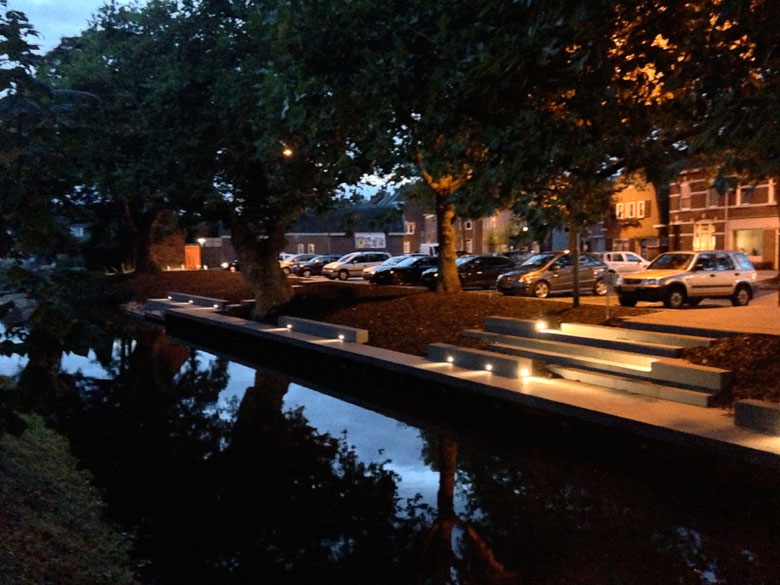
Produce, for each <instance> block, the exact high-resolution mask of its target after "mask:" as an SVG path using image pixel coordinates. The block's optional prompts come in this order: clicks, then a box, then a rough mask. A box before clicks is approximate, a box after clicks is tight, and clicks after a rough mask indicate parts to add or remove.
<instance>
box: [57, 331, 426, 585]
mask: <svg viewBox="0 0 780 585" xmlns="http://www.w3.org/2000/svg"><path fill="white" fill-rule="evenodd" d="M119 347H120V348H121V351H118V352H116V354H115V361H114V363H113V364H112V371H113V372H114V373H115V374H116V377H115V378H114V379H112V380H108V381H106V380H96V379H88V378H83V377H74V378H73V380H72V381H73V383H74V384H75V387H76V388H77V390H78V396H79V397H80V400H79V401H78V402H75V403H74V402H73V401H71V402H69V403H68V404H67V408H66V409H64V410H63V411H61V412H60V413H59V414H60V417H61V420H63V421H64V427H63V428H64V429H65V430H66V432H67V434H68V435H69V436H70V437H71V440H72V444H73V449H74V451H75V452H76V453H77V455H78V456H79V457H80V458H81V459H82V460H83V461H84V462H85V464H86V465H87V467H89V468H90V469H92V470H93V473H94V474H95V476H96V479H97V481H98V483H99V485H100V486H101V487H102V488H103V489H105V490H106V492H107V499H108V501H109V502H110V504H111V512H112V516H113V517H114V518H116V519H117V520H118V521H119V522H120V523H121V524H122V525H123V526H126V527H133V531H134V532H135V535H136V551H137V555H138V556H139V557H140V558H143V559H146V560H147V561H148V562H149V566H148V567H147V568H146V570H145V571H144V572H143V575H145V577H146V579H148V580H149V581H154V582H160V583H184V582H187V583H195V584H197V583H209V584H211V583H227V584H229V583H247V582H250V581H251V582H254V581H255V580H256V579H258V578H263V580H264V582H269V583H274V582H280V583H281V582H285V583H292V582H296V583H297V582H312V583H315V582H316V583H331V582H332V583H353V582H354V583H365V582H366V578H368V579H369V581H371V582H375V583H398V582H403V578H402V573H403V562H402V561H400V559H401V558H403V557H405V556H407V555H406V552H405V549H406V548H407V547H408V546H409V543H410V542H411V541H412V540H413V538H412V536H411V534H410V533H409V531H410V530H413V529H414V528H413V527H414V523H413V522H403V523H402V522H400V521H399V520H398V518H397V516H398V514H397V512H398V510H397V501H396V479H397V478H396V476H395V475H394V474H393V473H392V472H390V471H388V470H386V469H384V467H383V465H382V464H381V463H379V464H378V463H370V464H364V463H362V462H361V461H359V460H358V458H357V456H356V454H355V453H354V451H353V450H352V449H351V448H349V447H348V445H347V443H346V441H345V438H334V437H332V436H330V435H327V434H320V433H318V432H317V430H316V429H314V428H312V427H311V426H310V425H309V424H308V423H307V421H306V419H305V418H304V416H303V413H302V411H301V410H300V409H299V410H295V411H289V412H284V411H283V399H284V395H285V393H286V392H287V388H288V382H287V381H286V380H284V379H280V378H278V377H274V376H269V375H265V374H262V373H259V372H258V373H257V374H256V376H255V380H254V385H253V386H250V387H249V388H248V389H247V390H246V393H245V394H244V397H243V399H242V400H241V403H240V405H239V406H238V407H237V408H236V407H235V406H234V407H233V408H232V409H228V410H227V411H226V410H225V409H220V408H219V407H218V398H219V393H220V391H221V390H223V389H224V388H225V386H226V383H227V362H226V361H224V360H222V359H216V360H214V361H213V362H212V363H211V364H204V363H201V361H199V360H198V359H197V358H196V357H195V354H191V353H190V352H189V351H188V350H187V349H186V348H184V347H183V346H179V345H176V344H173V343H171V342H170V341H169V340H168V339H167V338H166V337H165V336H164V335H163V334H162V332H160V331H156V330H145V331H143V332H135V335H134V339H133V341H132V342H129V341H128V340H125V342H123V343H121V344H119Z"/></svg>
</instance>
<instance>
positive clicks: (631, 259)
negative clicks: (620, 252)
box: [625, 253, 642, 262]
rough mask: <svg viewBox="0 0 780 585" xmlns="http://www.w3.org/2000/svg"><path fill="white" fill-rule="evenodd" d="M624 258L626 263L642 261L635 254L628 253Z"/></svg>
mask: <svg viewBox="0 0 780 585" xmlns="http://www.w3.org/2000/svg"><path fill="white" fill-rule="evenodd" d="M625 257H626V262H641V261H642V259H641V258H640V257H639V256H637V255H636V254H631V253H628V254H626V255H625Z"/></svg>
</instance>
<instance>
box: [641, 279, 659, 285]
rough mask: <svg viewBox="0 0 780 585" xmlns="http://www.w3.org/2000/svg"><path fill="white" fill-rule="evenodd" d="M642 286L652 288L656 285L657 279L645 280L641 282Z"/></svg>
mask: <svg viewBox="0 0 780 585" xmlns="http://www.w3.org/2000/svg"><path fill="white" fill-rule="evenodd" d="M642 284H644V285H646V286H653V285H656V284H658V279H657V278H646V279H645V280H643V281H642Z"/></svg>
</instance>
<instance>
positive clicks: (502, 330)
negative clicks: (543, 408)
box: [463, 317, 731, 406]
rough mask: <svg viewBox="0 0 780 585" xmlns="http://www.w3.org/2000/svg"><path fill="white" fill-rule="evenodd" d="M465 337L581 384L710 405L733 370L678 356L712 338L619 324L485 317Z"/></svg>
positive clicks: (709, 341)
mask: <svg viewBox="0 0 780 585" xmlns="http://www.w3.org/2000/svg"><path fill="white" fill-rule="evenodd" d="M463 334H464V335H466V336H469V337H476V338H480V339H483V340H486V341H488V342H489V345H488V346H487V348H486V349H487V350H488V351H492V352H499V353H505V354H508V355H513V356H518V357H524V358H528V359H535V360H541V361H543V362H545V363H546V364H547V365H548V369H549V370H550V371H551V372H552V373H554V374H555V375H558V376H560V377H563V378H566V379H569V380H576V381H580V382H583V383H587V384H591V385H596V386H603V387H607V388H612V389H617V390H623V391H626V392H632V393H636V394H642V395H646V396H652V397H655V398H661V399H664V400H671V401H676V402H683V403H686V404H695V405H698V406H709V405H710V404H712V402H713V400H714V398H715V396H717V394H718V393H720V392H721V391H722V390H724V389H725V388H726V386H727V384H728V383H729V381H730V376H731V372H730V371H728V370H723V369H720V368H711V367H707V366H698V365H694V364H691V363H689V362H686V361H684V360H681V359H678V358H676V357H673V356H677V355H679V352H680V350H681V349H682V347H691V346H697V345H699V346H706V345H709V343H711V341H712V340H711V339H710V338H705V337H701V336H691V335H678V334H672V333H658V332H645V331H633V330H632V331H631V332H628V333H627V334H626V332H624V331H622V330H621V329H620V328H614V327H601V326H591V325H579V324H564V325H562V326H561V328H560V329H550V328H548V327H547V326H546V325H544V324H542V323H540V322H534V321H529V320H524V319H511V318H507V317H488V318H487V319H486V320H485V329H484V330H469V331H464V332H463Z"/></svg>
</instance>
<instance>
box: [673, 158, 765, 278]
mask: <svg viewBox="0 0 780 585" xmlns="http://www.w3.org/2000/svg"><path fill="white" fill-rule="evenodd" d="M714 178H715V174H714V171H713V170H708V169H695V170H690V171H686V172H684V173H681V174H680V176H679V179H678V181H677V182H675V183H673V184H672V185H670V190H669V245H670V249H672V250H711V249H716V250H719V249H727V250H739V251H741V252H744V253H746V254H747V255H748V257H749V258H750V260H751V261H752V262H753V265H754V266H756V268H759V269H775V270H776V269H778V231H779V228H780V220H778V202H777V181H776V180H775V179H766V180H763V181H757V182H754V183H746V182H738V184H737V185H736V187H734V188H732V189H729V190H728V191H726V192H725V193H719V192H718V191H717V190H716V189H715V188H714V187H713V180H714Z"/></svg>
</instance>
